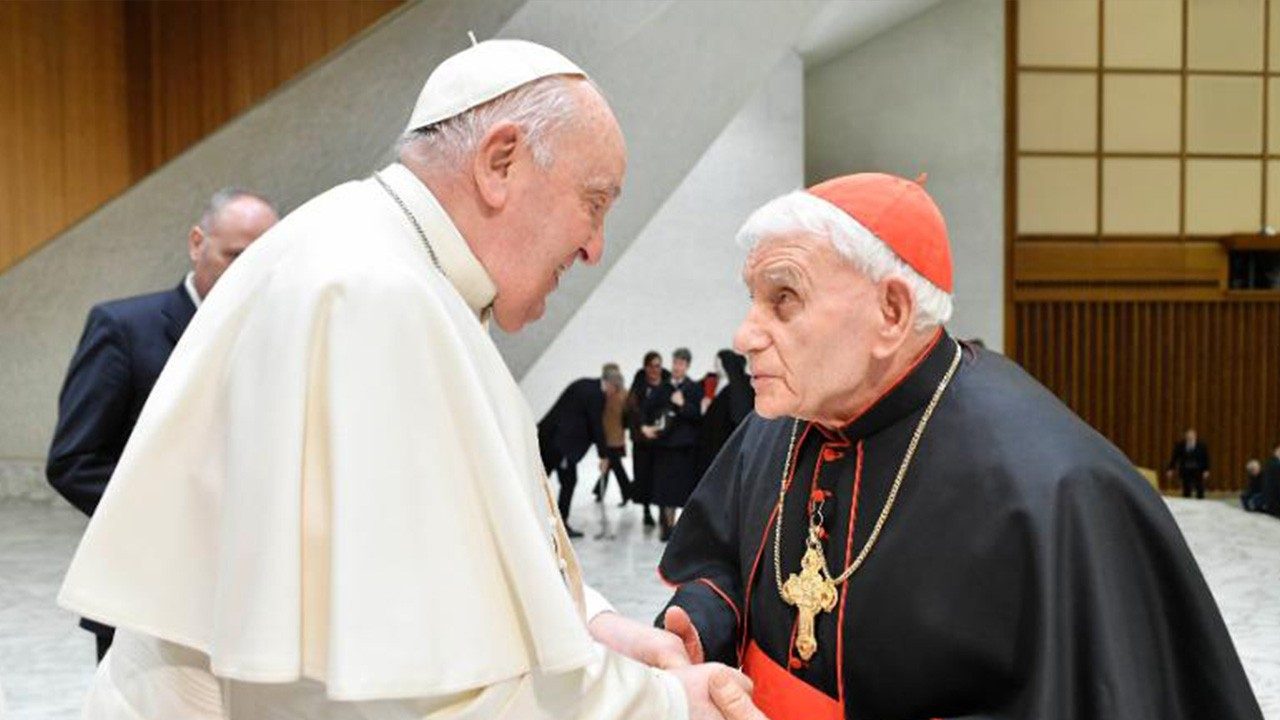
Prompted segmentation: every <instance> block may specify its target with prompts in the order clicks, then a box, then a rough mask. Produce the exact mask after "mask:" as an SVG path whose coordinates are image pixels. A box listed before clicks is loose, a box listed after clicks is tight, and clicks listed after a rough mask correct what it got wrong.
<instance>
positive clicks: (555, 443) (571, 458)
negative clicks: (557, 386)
mask: <svg viewBox="0 0 1280 720" xmlns="http://www.w3.org/2000/svg"><path fill="white" fill-rule="evenodd" d="M603 417H604V390H603V389H602V388H601V387H600V379H599V378H581V379H579V380H574V381H573V382H572V383H569V387H567V388H565V390H564V392H562V393H560V398H559V399H557V400H556V404H555V405H552V406H551V409H550V410H548V411H547V414H546V415H544V416H543V418H542V419H541V420H539V421H538V445H539V447H540V448H541V450H542V455H543V462H544V464H546V458H548V457H549V456H554V457H555V458H556V459H557V460H559V461H565V460H567V461H568V462H569V463H570V464H572V465H577V464H578V461H579V460H581V459H582V456H583V455H586V454H587V448H589V447H591V446H592V445H595V446H596V453H597V454H599V455H600V457H604V456H605V455H606V453H607V448H606V445H605V439H604V425H603V424H602V419H603ZM559 461H557V462H554V463H551V464H552V465H559V464H560V462H559Z"/></svg>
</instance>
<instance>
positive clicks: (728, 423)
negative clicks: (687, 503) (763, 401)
mask: <svg viewBox="0 0 1280 720" xmlns="http://www.w3.org/2000/svg"><path fill="white" fill-rule="evenodd" d="M716 363H717V364H718V365H719V367H720V374H721V375H723V376H724V378H725V380H727V381H728V383H729V384H728V385H726V386H724V387H723V388H722V389H721V390H720V392H719V393H718V394H717V395H716V397H715V399H714V400H712V401H711V404H710V405H707V410H706V412H705V413H703V416H702V427H701V429H700V432H699V435H698V471H697V475H698V477H699V478H701V477H702V475H703V473H705V472H706V471H707V468H709V467H711V461H712V460H715V459H716V455H717V454H718V453H719V452H720V448H722V447H724V444H725V443H726V442H728V441H729V436H730V435H732V434H733V431H734V430H736V429H737V427H738V424H739V423H741V422H742V421H743V420H744V419H745V418H746V417H747V415H750V414H751V409H752V408H753V407H754V406H755V403H756V391H755V390H754V389H752V387H751V378H750V377H749V376H748V375H747V359H746V358H745V357H743V356H741V355H739V354H738V353H736V352H734V351H732V350H721V351H720V352H718V353H716Z"/></svg>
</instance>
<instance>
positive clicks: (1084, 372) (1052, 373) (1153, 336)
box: [1013, 299, 1280, 491]
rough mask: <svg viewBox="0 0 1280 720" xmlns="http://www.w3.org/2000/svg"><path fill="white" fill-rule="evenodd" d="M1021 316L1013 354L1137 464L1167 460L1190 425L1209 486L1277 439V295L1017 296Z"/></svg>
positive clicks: (1224, 483) (1231, 476) (1233, 479)
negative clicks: (1204, 457) (1206, 455)
mask: <svg viewBox="0 0 1280 720" xmlns="http://www.w3.org/2000/svg"><path fill="white" fill-rule="evenodd" d="M1015 324H1016V326H1017V333H1016V338H1017V339H1016V346H1015V347H1014V348H1013V351H1014V357H1015V358H1017V359H1018V361H1019V362H1020V363H1022V365H1023V366H1024V367H1026V368H1027V370H1028V371H1029V372H1031V374H1032V375H1034V376H1035V377H1036V378H1038V379H1039V380H1040V381H1041V382H1042V383H1044V384H1045V385H1046V386H1047V387H1048V388H1049V389H1050V390H1051V391H1053V392H1054V393H1055V394H1056V395H1058V397H1060V398H1061V399H1062V400H1063V402H1065V403H1067V405H1069V406H1070V407H1071V408H1072V409H1073V410H1074V411H1075V412H1076V413H1078V414H1079V415H1080V416H1081V417H1082V418H1084V419H1085V421H1086V422H1088V423H1089V424H1090V425H1092V426H1093V427H1095V428H1097V429H1098V430H1099V431H1100V432H1101V433H1102V434H1103V435H1105V436H1106V437H1107V438H1109V439H1110V440H1111V441H1112V442H1114V443H1116V444H1117V445H1118V446H1119V447H1120V449H1121V450H1123V451H1124V452H1125V453H1126V454H1127V455H1128V456H1129V457H1130V458H1131V459H1132V460H1133V461H1134V462H1135V463H1136V464H1138V465H1140V466H1144V467H1151V468H1157V469H1162V468H1163V467H1164V465H1165V463H1167V462H1168V459H1169V452H1170V451H1171V449H1172V447H1173V443H1174V442H1175V441H1176V440H1177V439H1178V437H1179V436H1180V434H1181V432H1182V430H1184V429H1185V428H1186V427H1188V426H1191V427H1195V428H1196V429H1197V430H1198V431H1199V432H1200V435H1201V437H1202V438H1204V440H1205V442H1206V443H1207V444H1208V446H1209V450H1210V455H1211V460H1212V464H1213V473H1212V480H1211V482H1210V485H1209V487H1210V489H1213V490H1239V488H1240V485H1241V480H1242V476H1243V474H1244V463H1245V461H1246V460H1247V459H1248V458H1251V457H1256V458H1263V457H1265V456H1266V455H1267V454H1268V453H1269V452H1270V451H1271V449H1272V448H1274V447H1275V446H1276V443H1277V442H1280V304H1277V303H1275V302H1273V301H1271V302H1268V301H1264V300H1249V299H1239V300H1236V299H1229V300H1224V301H1218V302H1111V301H1098V302H1071V301H1045V302H1019V303H1017V305H1016V310H1015ZM1162 482H1164V481H1163V479H1162ZM1175 485H1177V484H1176V483H1175ZM1180 487H1181V486H1180V485H1177V487H1176V488H1175V487H1167V488H1165V489H1166V490H1171V491H1176V490H1178V489H1180Z"/></svg>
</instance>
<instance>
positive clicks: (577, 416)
mask: <svg viewBox="0 0 1280 720" xmlns="http://www.w3.org/2000/svg"><path fill="white" fill-rule="evenodd" d="M604 372H605V374H606V375H607V374H608V373H609V366H607V365H606V366H605V371H604ZM606 382H607V378H606V377H601V378H580V379H578V380H574V381H573V382H572V383H569V387H567V388H565V390H564V392H562V393H560V397H559V399H557V400H556V403H555V405H552V406H551V409H550V410H548V411H547V414H546V415H544V416H543V418H542V419H541V420H539V421H538V448H539V450H541V452H542V466H543V469H544V470H546V472H547V474H550V473H551V470H552V469H553V468H554V469H555V471H556V474H557V475H558V476H559V480H560V497H559V502H558V504H559V506H560V517H561V518H563V519H564V528H565V531H566V532H568V533H569V537H582V533H581V532H579V531H577V530H575V529H573V528H572V527H569V505H570V504H571V503H572V502H573V489H574V488H575V487H577V485H578V462H579V461H580V460H582V456H583V455H586V454H587V448H589V447H591V446H592V445H595V446H596V454H597V455H599V456H600V472H601V473H604V471H605V470H607V469H608V468H609V448H608V443H607V442H606V440H605V435H604V424H603V417H604V400H605V391H606V389H607V388H606V387H605V383H606Z"/></svg>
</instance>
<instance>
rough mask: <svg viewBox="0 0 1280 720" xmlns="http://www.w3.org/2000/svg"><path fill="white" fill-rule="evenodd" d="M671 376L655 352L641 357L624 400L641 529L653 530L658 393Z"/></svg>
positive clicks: (659, 410)
mask: <svg viewBox="0 0 1280 720" xmlns="http://www.w3.org/2000/svg"><path fill="white" fill-rule="evenodd" d="M670 377H671V374H670V373H669V372H667V371H666V370H665V369H663V367H662V356H661V355H659V354H658V352H657V351H656V350H650V351H649V352H647V353H645V354H644V366H643V367H642V368H641V369H640V370H638V371H636V376H635V378H634V379H633V380H632V381H631V392H630V394H629V396H628V398H627V425H628V427H630V428H631V453H632V460H631V471H632V474H633V475H634V476H635V480H634V482H632V484H631V500H632V502H635V503H637V504H638V505H640V506H641V507H643V508H644V526H645V527H653V525H654V522H653V515H652V514H650V512H649V503H650V502H652V496H653V457H654V441H655V440H656V439H657V437H658V433H657V430H656V425H657V423H658V418H659V417H661V416H662V407H663V406H662V401H661V398H660V397H659V391H660V390H661V388H662V386H663V385H664V384H665V383H666V382H667V380H668V379H669V378H670Z"/></svg>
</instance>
